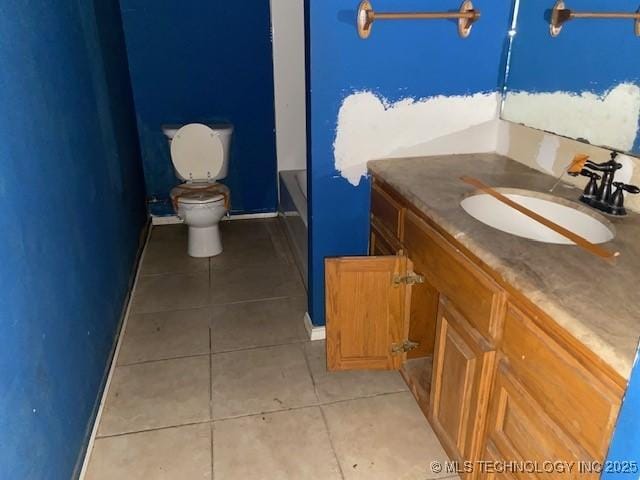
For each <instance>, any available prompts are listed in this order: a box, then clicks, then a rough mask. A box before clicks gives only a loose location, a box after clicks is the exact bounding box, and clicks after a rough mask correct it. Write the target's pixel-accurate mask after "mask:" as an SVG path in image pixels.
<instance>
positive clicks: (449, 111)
mask: <svg viewBox="0 0 640 480" xmlns="http://www.w3.org/2000/svg"><path fill="white" fill-rule="evenodd" d="M499 101H500V97H499V95H498V93H497V92H492V93H477V94H474V95H470V96H451V97H445V96H437V97H430V98H425V99H420V100H415V99H413V98H406V99H403V100H400V101H398V102H395V103H389V102H388V101H387V100H385V99H383V98H379V97H378V96H376V95H375V94H374V93H372V92H366V91H365V92H357V93H354V94H352V95H349V96H348V97H347V98H345V99H344V101H343V103H342V106H341V107H340V111H339V113H338V126H337V129H336V138H335V141H334V144H333V148H334V157H335V168H336V170H338V171H339V172H340V174H341V175H342V177H344V178H346V179H347V180H348V181H349V182H350V183H351V184H352V185H358V184H359V183H360V180H361V178H362V177H363V176H365V175H366V173H367V162H368V161H369V160H375V159H380V158H389V157H398V156H409V155H413V156H415V155H429V154H436V153H450V154H455V153H468V152H487V151H495V149H496V141H497V137H498V135H497V124H496V123H495V122H496V121H497V120H496V118H497V112H498V107H499ZM483 124H484V125H483ZM480 125H483V126H482V127H480V128H479V129H474V130H470V129H472V127H477V126H480ZM467 130H470V132H467V135H465V134H463V133H462V132H463V131H467ZM458 132H460V133H461V135H455V134H456V133H458ZM478 132H480V133H478ZM487 134H488V135H489V136H488V138H487ZM436 140H438V142H435V141H436Z"/></svg>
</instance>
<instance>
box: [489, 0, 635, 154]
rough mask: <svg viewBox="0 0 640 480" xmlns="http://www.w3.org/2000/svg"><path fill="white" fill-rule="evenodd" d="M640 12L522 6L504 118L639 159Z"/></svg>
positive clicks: (616, 3) (546, 3)
mask: <svg viewBox="0 0 640 480" xmlns="http://www.w3.org/2000/svg"><path fill="white" fill-rule="evenodd" d="M639 5H640V1H639V0H607V1H606V2H605V1H603V0H564V1H557V2H556V0H519V1H516V7H515V8H516V12H515V14H514V23H513V28H512V31H511V34H510V35H511V45H510V50H509V59H508V66H507V69H506V77H505V96H504V101H503V107H502V114H501V117H502V118H503V119H504V120H508V121H511V122H515V123H520V124H523V125H525V126H528V127H533V128H536V129H539V130H544V131H547V132H551V133H555V134H558V135H562V136H565V137H570V138H574V139H578V140H581V141H586V142H588V143H591V144H593V145H598V146H603V147H607V148H610V149H612V150H618V151H623V152H628V153H631V154H634V155H640V132H639V131H638V130H639V119H640V36H637V34H638V33H640V29H639V27H638V25H640V22H639V21H638V19H637V17H638V16H639V15H638V13H637V12H638V6H639ZM554 7H555V9H554Z"/></svg>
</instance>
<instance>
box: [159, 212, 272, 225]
mask: <svg viewBox="0 0 640 480" xmlns="http://www.w3.org/2000/svg"><path fill="white" fill-rule="evenodd" d="M277 216H278V212H264V213H241V214H238V215H230V216H226V217H223V218H222V220H223V221H229V220H250V219H252V218H274V217H277ZM151 220H152V223H153V224H154V225H176V224H178V223H184V222H183V221H182V219H181V218H180V217H178V216H177V215H169V216H166V217H154V216H152V217H151Z"/></svg>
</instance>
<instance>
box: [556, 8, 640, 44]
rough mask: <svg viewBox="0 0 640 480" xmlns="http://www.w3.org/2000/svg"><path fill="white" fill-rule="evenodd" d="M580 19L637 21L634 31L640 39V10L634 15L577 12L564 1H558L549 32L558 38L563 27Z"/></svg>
mask: <svg viewBox="0 0 640 480" xmlns="http://www.w3.org/2000/svg"><path fill="white" fill-rule="evenodd" d="M578 18H609V19H611V18H618V19H620V18H622V19H631V20H635V22H634V31H635V34H636V36H638V37H640V10H639V11H636V12H633V13H625V12H576V11H573V10H570V9H568V8H567V7H566V5H565V3H564V1H563V0H558V1H557V2H556V4H555V5H554V6H553V10H551V22H550V23H549V32H550V33H551V36H552V37H557V36H558V35H560V32H561V31H562V27H563V26H564V24H565V23H567V22H568V21H569V20H575V19H578Z"/></svg>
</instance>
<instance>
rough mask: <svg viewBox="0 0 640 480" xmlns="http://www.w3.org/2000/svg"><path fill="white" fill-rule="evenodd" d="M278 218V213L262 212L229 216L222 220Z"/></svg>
mask: <svg viewBox="0 0 640 480" xmlns="http://www.w3.org/2000/svg"><path fill="white" fill-rule="evenodd" d="M277 216H278V212H263V213H241V214H238V215H230V216H228V217H224V218H223V220H227V221H228V220H249V219H251V218H274V217H277Z"/></svg>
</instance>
